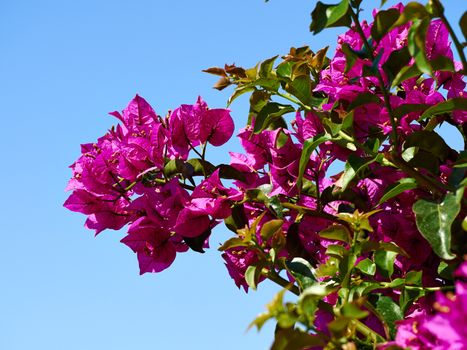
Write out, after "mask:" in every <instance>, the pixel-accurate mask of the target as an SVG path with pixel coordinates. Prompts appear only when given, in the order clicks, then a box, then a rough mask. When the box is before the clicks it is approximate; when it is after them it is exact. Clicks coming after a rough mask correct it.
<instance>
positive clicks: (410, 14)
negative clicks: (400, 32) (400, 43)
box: [391, 1, 429, 29]
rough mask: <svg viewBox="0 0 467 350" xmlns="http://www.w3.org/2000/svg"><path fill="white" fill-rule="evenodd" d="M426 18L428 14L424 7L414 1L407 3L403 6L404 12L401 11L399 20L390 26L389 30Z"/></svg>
mask: <svg viewBox="0 0 467 350" xmlns="http://www.w3.org/2000/svg"><path fill="white" fill-rule="evenodd" d="M428 16H429V13H428V11H427V10H426V8H425V6H423V5H422V4H420V3H418V2H414V1H413V2H409V3H408V4H407V5H405V7H404V11H402V13H401V15H400V17H399V19H398V20H397V21H396V23H394V24H393V25H392V27H391V29H393V28H396V27H398V26H401V25H404V24H406V23H408V22H410V21H413V20H416V19H422V18H426V17H428Z"/></svg>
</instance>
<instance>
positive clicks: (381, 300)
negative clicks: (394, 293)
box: [369, 294, 404, 339]
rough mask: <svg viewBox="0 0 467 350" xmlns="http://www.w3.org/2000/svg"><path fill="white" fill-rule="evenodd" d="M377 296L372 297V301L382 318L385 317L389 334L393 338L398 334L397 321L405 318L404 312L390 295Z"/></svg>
mask: <svg viewBox="0 0 467 350" xmlns="http://www.w3.org/2000/svg"><path fill="white" fill-rule="evenodd" d="M375 297H376V298H375ZM375 297H373V299H372V298H371V297H370V299H369V300H370V303H371V304H372V305H373V306H374V308H375V309H376V311H377V312H378V314H379V315H380V316H381V318H382V319H384V321H385V323H386V324H387V325H388V327H389V334H390V336H391V338H392V339H394V337H395V335H396V321H400V320H402V319H403V318H404V314H403V313H402V311H401V308H400V307H399V305H397V304H396V303H395V302H394V301H393V300H392V299H391V298H390V297H387V296H385V295H380V294H378V295H375ZM374 299H376V300H374Z"/></svg>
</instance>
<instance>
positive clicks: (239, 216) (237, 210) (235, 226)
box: [224, 204, 248, 233]
mask: <svg viewBox="0 0 467 350" xmlns="http://www.w3.org/2000/svg"><path fill="white" fill-rule="evenodd" d="M224 223H225V225H226V226H227V228H228V229H229V230H231V231H233V232H235V233H236V232H237V230H239V229H243V228H245V227H246V226H248V219H247V217H246V215H245V208H244V206H243V204H236V205H234V206H233V207H232V215H230V216H229V217H227V218H226V219H224Z"/></svg>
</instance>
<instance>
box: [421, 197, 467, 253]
mask: <svg viewBox="0 0 467 350" xmlns="http://www.w3.org/2000/svg"><path fill="white" fill-rule="evenodd" d="M463 194H464V188H460V189H459V190H457V192H456V193H448V194H447V195H446V197H445V198H444V200H443V201H442V202H441V203H439V204H438V203H434V202H430V201H427V200H425V199H420V200H418V201H417V202H415V204H414V205H413V208H412V209H413V211H414V213H415V218H416V223H417V227H418V230H419V231H420V233H421V234H422V236H423V237H424V238H425V239H426V240H427V241H428V243H430V246H431V248H432V249H433V251H434V252H435V253H436V254H437V255H438V256H439V257H440V258H443V259H445V260H451V259H454V258H455V257H456V256H455V255H454V254H452V253H451V226H452V223H453V222H454V219H455V218H456V216H457V214H459V212H460V209H461V205H460V201H461V200H462V196H463Z"/></svg>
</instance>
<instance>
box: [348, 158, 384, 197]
mask: <svg viewBox="0 0 467 350" xmlns="http://www.w3.org/2000/svg"><path fill="white" fill-rule="evenodd" d="M381 157H382V155H381V154H379V155H378V156H376V157H375V158H371V159H370V160H366V161H365V159H363V158H360V157H358V156H355V155H353V154H351V155H349V158H348V159H347V162H346V163H345V166H344V174H343V175H342V183H341V187H342V191H345V189H346V188H347V186H348V185H349V184H350V182H351V181H352V180H353V179H354V178H355V176H356V175H357V174H358V173H359V172H361V171H362V170H363V169H365V168H366V167H367V166H368V165H370V164H371V163H373V162H375V161H377V160H378V159H379V158H381Z"/></svg>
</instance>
